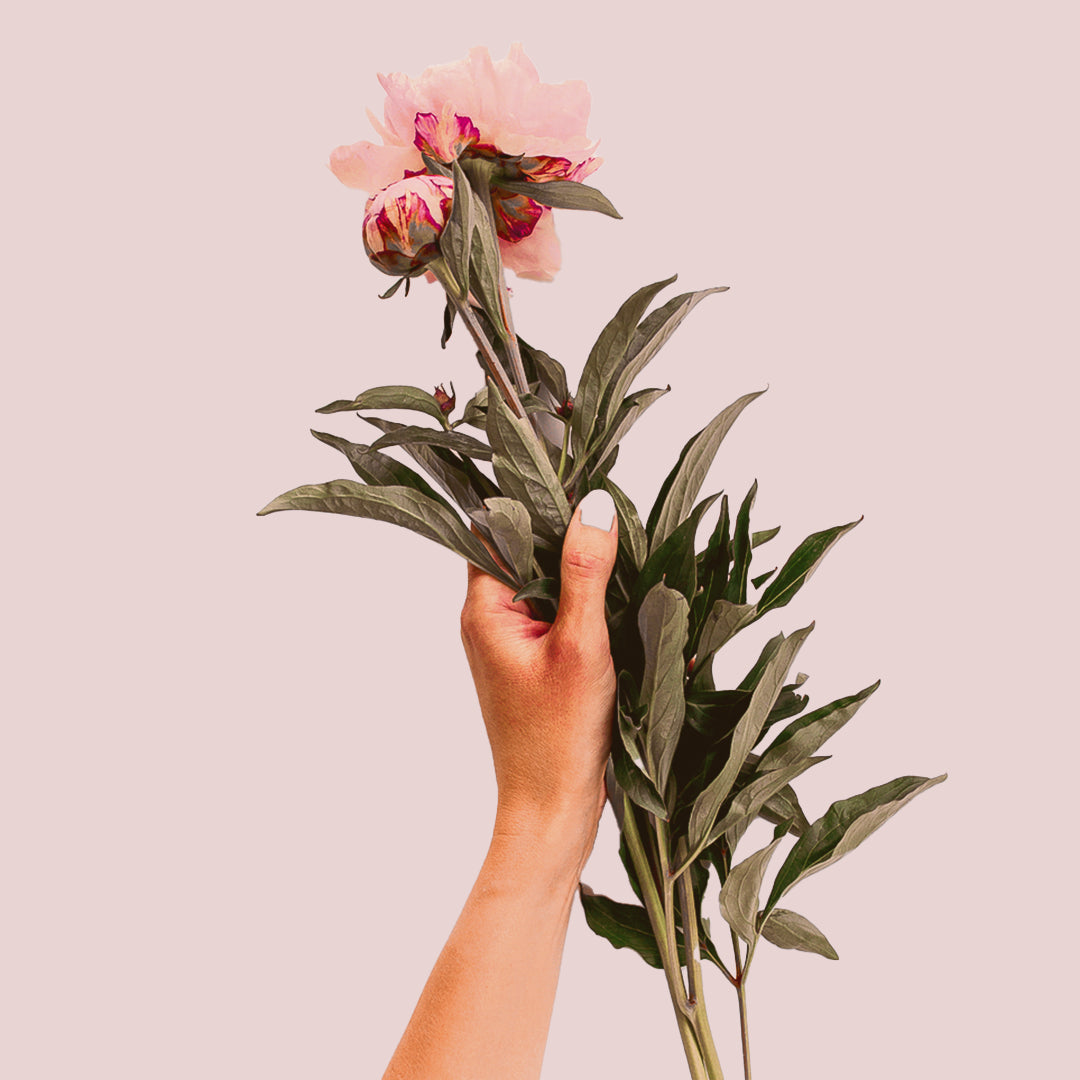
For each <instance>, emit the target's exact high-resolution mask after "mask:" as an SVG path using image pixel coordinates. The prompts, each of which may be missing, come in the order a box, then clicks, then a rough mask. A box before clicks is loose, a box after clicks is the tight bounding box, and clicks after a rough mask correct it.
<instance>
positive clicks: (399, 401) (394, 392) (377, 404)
mask: <svg viewBox="0 0 1080 1080" xmlns="http://www.w3.org/2000/svg"><path fill="white" fill-rule="evenodd" d="M358 409H413V410H415V411H417V412H422V413H427V415H428V416H433V417H434V418H435V419H436V420H438V421H439V423H440V424H444V423H445V420H446V418H445V417H444V416H443V413H442V409H440V408H439V403H438V402H437V401H436V400H435V396H434V394H429V393H428V392H427V391H426V390H421V389H420V388H419V387H418V386H376V387H373V388H372V389H371V390H365V391H364V392H363V393H362V394H357V395H356V397H354V398H353V399H352V400H351V401H332V402H330V404H329V405H324V406H323V407H322V408H321V409H316V410H315V411H316V412H317V413H338V412H356V411H357V410H358Z"/></svg>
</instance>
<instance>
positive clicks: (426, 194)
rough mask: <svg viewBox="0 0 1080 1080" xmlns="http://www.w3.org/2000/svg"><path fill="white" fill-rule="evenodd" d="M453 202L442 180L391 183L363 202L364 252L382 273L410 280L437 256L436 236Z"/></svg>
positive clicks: (412, 178) (450, 189) (450, 187)
mask: <svg viewBox="0 0 1080 1080" xmlns="http://www.w3.org/2000/svg"><path fill="white" fill-rule="evenodd" d="M453 200H454V182H453V180H447V179H446V178H445V177H442V176H410V177H407V178H406V179H404V180H395V181H394V183H392V184H388V185H387V186H386V187H384V188H383V189H382V190H381V191H377V192H376V193H375V194H374V195H372V196H371V198H370V199H368V201H367V206H366V207H365V210H364V250H365V251H366V252H367V254H368V258H369V259H370V260H371V261H372V262H373V263H374V264H375V265H376V266H377V267H378V268H379V269H380V270H381V271H382V272H383V273H384V274H393V275H395V276H400V275H402V274H413V273H416V272H417V271H418V270H420V269H421V268H422V267H424V266H426V265H427V264H428V263H429V262H431V260H432V259H434V258H435V256H436V255H438V254H439V236H440V234H441V233H442V230H443V226H444V225H445V224H446V219H447V218H448V217H449V216H450V208H451V205H452V204H453Z"/></svg>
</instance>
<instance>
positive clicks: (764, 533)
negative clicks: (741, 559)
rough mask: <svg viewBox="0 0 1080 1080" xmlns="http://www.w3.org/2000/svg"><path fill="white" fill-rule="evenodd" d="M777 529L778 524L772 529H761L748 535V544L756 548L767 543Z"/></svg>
mask: <svg viewBox="0 0 1080 1080" xmlns="http://www.w3.org/2000/svg"><path fill="white" fill-rule="evenodd" d="M779 531H780V526H779V525H777V526H776V527H775V528H773V529H762V530H761V531H760V532H756V533H754V534H753V535H752V536H751V537H750V546H751V547H754V548H756V547H761V545H762V544H767V543H768V542H769V541H770V540H771V539H772V538H773V537H774V536H775V535H776V534H777V533H778V532H779Z"/></svg>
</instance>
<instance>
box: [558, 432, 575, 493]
mask: <svg viewBox="0 0 1080 1080" xmlns="http://www.w3.org/2000/svg"><path fill="white" fill-rule="evenodd" d="M569 442H570V421H569V420H566V421H564V422H563V437H562V453H560V454H559V482H560V483H561V482H562V478H563V473H564V472H565V471H566V451H567V448H568V444H569ZM575 471H576V470H575Z"/></svg>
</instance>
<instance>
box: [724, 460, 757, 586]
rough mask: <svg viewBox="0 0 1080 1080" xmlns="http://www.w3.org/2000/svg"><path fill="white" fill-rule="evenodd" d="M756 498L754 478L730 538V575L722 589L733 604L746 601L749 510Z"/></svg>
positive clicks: (748, 570) (748, 560)
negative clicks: (725, 586)
mask: <svg viewBox="0 0 1080 1080" xmlns="http://www.w3.org/2000/svg"><path fill="white" fill-rule="evenodd" d="M756 498H757V481H756V480H755V481H754V482H753V483H752V484H751V485H750V490H749V491H748V492H747V493H746V498H745V499H743V501H742V505H741V506H740V507H739V513H738V515H737V516H736V518H735V533H734V535H733V536H732V538H731V576H730V577H729V578H728V583H727V588H725V589H724V599H725V600H730V601H731V603H733V604H745V603H746V579H747V577H748V575H749V572H750V547H751V545H750V511H751V510H752V509H753V506H754V500H755V499H756Z"/></svg>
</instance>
